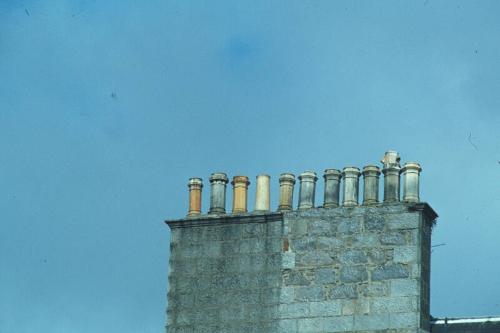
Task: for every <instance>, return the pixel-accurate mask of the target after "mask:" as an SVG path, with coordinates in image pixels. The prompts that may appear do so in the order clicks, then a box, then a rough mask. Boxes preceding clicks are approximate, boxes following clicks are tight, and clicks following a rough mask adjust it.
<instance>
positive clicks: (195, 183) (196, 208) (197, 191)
mask: <svg viewBox="0 0 500 333" xmlns="http://www.w3.org/2000/svg"><path fill="white" fill-rule="evenodd" d="M188 188H189V211H188V215H187V216H195V215H200V214H201V189H202V188H203V181H202V179H201V178H197V177H195V178H189V183H188Z"/></svg>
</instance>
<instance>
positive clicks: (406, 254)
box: [393, 246, 417, 263]
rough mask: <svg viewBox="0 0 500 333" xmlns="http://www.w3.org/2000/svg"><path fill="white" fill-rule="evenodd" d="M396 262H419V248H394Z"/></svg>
mask: <svg viewBox="0 0 500 333" xmlns="http://www.w3.org/2000/svg"><path fill="white" fill-rule="evenodd" d="M393 260H394V262H399V263H411V262H416V261H417V248H416V247H414V246H398V247H395V248H394V258H393Z"/></svg>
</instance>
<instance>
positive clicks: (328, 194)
mask: <svg viewBox="0 0 500 333" xmlns="http://www.w3.org/2000/svg"><path fill="white" fill-rule="evenodd" d="M323 178H324V179H325V196H324V203H323V207H324V208H335V207H338V206H339V198H340V179H341V178H342V172H341V171H340V170H337V169H326V170H325V173H324V175H323Z"/></svg>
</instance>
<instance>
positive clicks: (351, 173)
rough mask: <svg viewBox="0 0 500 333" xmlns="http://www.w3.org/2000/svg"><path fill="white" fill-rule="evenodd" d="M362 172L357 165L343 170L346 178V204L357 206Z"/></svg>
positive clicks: (344, 202)
mask: <svg viewBox="0 0 500 333" xmlns="http://www.w3.org/2000/svg"><path fill="white" fill-rule="evenodd" d="M360 175H361V172H360V171H359V168H356V167H345V168H344V169H343V171H342V177H343V178H344V200H343V205H344V206H357V205H358V195H359V176H360Z"/></svg>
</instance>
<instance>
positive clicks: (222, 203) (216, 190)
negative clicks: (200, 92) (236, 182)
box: [208, 172, 228, 214]
mask: <svg viewBox="0 0 500 333" xmlns="http://www.w3.org/2000/svg"><path fill="white" fill-rule="evenodd" d="M227 182H228V179H227V175H226V174H225V173H222V172H215V173H213V174H212V175H211V176H210V185H211V192H210V210H209V212H208V213H209V214H224V213H226V184H227Z"/></svg>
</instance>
